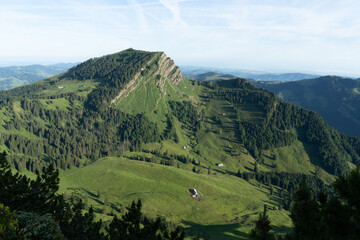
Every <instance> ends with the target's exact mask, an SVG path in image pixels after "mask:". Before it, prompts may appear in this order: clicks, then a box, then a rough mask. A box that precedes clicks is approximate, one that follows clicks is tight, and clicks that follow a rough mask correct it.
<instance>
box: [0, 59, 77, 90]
mask: <svg viewBox="0 0 360 240" xmlns="http://www.w3.org/2000/svg"><path fill="white" fill-rule="evenodd" d="M74 65H76V63H58V64H53V65H46V66H45V65H38V64H36V65H28V66H10V67H0V90H6V89H10V88H14V87H17V86H21V85H25V84H29V83H33V82H36V81H39V80H41V79H44V78H48V77H51V76H54V75H57V74H59V73H62V72H65V71H66V70H68V69H69V68H71V67H73V66H74Z"/></svg>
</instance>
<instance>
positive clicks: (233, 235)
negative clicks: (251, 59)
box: [0, 49, 360, 240]
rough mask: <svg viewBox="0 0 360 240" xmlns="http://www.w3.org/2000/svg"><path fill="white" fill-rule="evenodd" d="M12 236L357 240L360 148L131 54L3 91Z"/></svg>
mask: <svg viewBox="0 0 360 240" xmlns="http://www.w3.org/2000/svg"><path fill="white" fill-rule="evenodd" d="M0 133H1V135H0V150H1V152H3V153H2V155H1V156H0V238H2V239H111V240H112V239H248V238H251V239H357V238H358V237H359V236H360V225H359V222H360V206H359V193H360V191H359V188H358V186H359V184H360V171H359V167H357V166H359V163H360V139H359V138H357V137H352V136H348V135H346V134H344V133H341V132H339V131H337V130H335V129H334V128H333V127H330V126H329V125H328V124H327V123H326V122H325V121H324V120H323V119H322V117H320V116H319V115H318V114H317V113H315V112H313V111H310V110H306V109H304V108H301V107H299V106H296V105H293V104H291V103H287V102H284V101H283V100H281V99H279V98H278V97H277V96H276V95H275V93H272V92H269V91H267V90H264V89H260V88H256V87H255V86H254V85H253V84H251V83H249V82H248V81H247V80H246V79H243V78H231V79H225V80H218V81H196V80H188V79H186V78H185V77H183V75H182V73H181V71H180V68H178V67H177V66H176V65H175V63H174V61H173V60H171V59H170V58H169V57H168V56H167V55H166V54H165V53H164V52H148V51H141V50H134V49H126V50H124V51H121V52H118V53H114V54H111V55H105V56H102V57H97V58H92V59H89V60H87V61H85V62H82V63H80V64H78V65H76V66H74V67H72V68H70V69H69V70H68V71H66V72H64V73H61V74H59V75H56V76H53V77H49V78H46V79H43V80H40V81H37V82H34V83H31V84H28V85H24V86H20V87H16V88H13V89H10V90H6V91H0Z"/></svg>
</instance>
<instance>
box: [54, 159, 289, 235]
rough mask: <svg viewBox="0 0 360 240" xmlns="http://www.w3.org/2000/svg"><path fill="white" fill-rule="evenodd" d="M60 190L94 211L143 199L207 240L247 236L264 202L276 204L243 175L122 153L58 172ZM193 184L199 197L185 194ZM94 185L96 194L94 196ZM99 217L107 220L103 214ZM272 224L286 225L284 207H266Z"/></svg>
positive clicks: (149, 209)
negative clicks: (106, 204) (130, 157)
mask: <svg viewBox="0 0 360 240" xmlns="http://www.w3.org/2000/svg"><path fill="white" fill-rule="evenodd" d="M60 186H61V188H60V191H61V192H66V193H69V194H70V193H72V192H74V193H77V194H80V195H82V197H85V196H87V198H88V202H89V204H93V205H94V206H95V207H96V208H98V211H100V210H102V209H103V203H104V202H106V201H108V202H109V207H108V208H107V209H106V210H105V212H108V213H110V212H111V209H113V211H115V212H116V210H117V209H120V210H121V209H123V206H127V205H129V203H131V201H133V200H136V199H139V198H140V199H141V200H142V201H143V210H144V212H145V214H147V215H149V216H151V217H156V216H158V215H160V216H165V217H166V218H167V220H169V221H171V222H173V223H176V224H180V225H182V226H183V227H185V228H186V229H187V233H188V235H189V237H195V236H199V235H200V236H201V235H203V236H206V239H234V238H235V237H236V238H238V239H246V236H247V233H248V231H249V230H250V228H251V227H253V221H254V220H255V219H257V214H258V212H260V211H261V210H262V208H263V204H264V203H266V204H267V205H269V206H277V205H278V204H279V203H278V201H277V199H276V198H273V197H269V190H268V189H267V188H266V187H262V188H258V187H257V186H254V185H253V184H251V183H248V182H246V181H244V180H242V179H239V178H235V177H231V176H226V175H223V174H217V175H207V174H206V175H205V174H195V173H192V172H189V171H184V170H182V169H177V168H174V167H166V166H161V165H155V164H152V163H144V162H137V161H128V160H124V159H121V158H105V159H101V160H99V161H97V162H95V163H94V164H92V165H90V166H87V167H84V168H81V169H78V170H76V171H72V172H69V173H67V172H64V173H63V174H62V176H61V182H60ZM189 188H196V189H197V190H198V192H199V193H200V194H201V196H202V199H201V200H200V201H198V200H194V199H192V198H191V197H190V195H189V191H188V189H189ZM98 190H99V191H100V197H97V194H98ZM99 217H103V218H105V219H108V218H109V217H106V216H105V215H104V214H100V215H99ZM270 217H271V220H273V221H274V224H276V227H277V228H279V229H283V230H286V228H287V227H290V222H291V221H290V220H289V217H288V215H287V212H286V211H283V210H276V211H270Z"/></svg>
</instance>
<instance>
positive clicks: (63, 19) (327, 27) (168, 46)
mask: <svg viewBox="0 0 360 240" xmlns="http://www.w3.org/2000/svg"><path fill="white" fill-rule="evenodd" d="M359 12H360V2H359V1H355V0H312V1H310V0H290V1H289V0H257V1H253V0H232V1H230V0H229V1H221V2H220V1H215V0H210V1H205V0H199V1H196V0H194V1H192V0H156V1H151V0H150V1H145V0H142V1H141V0H128V1H122V0H121V1H111V0H105V1H97V0H93V1H85V0H81V1H79V0H72V1H71V0H57V1H45V0H34V1H31V2H30V1H26V0H12V1H10V0H3V1H1V2H0V31H1V33H2V38H1V44H0V65H2V66H4V65H14V64H30V63H41V64H49V63H58V62H78V61H84V60H86V59H88V58H92V57H98V56H102V55H105V54H110V53H114V52H118V51H121V50H123V49H126V48H130V47H132V48H135V49H142V50H149V51H164V52H166V53H167V54H168V56H170V57H171V58H173V59H174V60H175V62H176V64H177V65H195V66H208V67H219V68H235V69H251V70H258V71H270V72H271V71H272V72H276V71H282V72H295V71H296V72H313V73H323V74H337V75H348V76H360V72H359V64H358V61H359V60H358V59H359V57H360V48H359V47H358V46H359V45H360V18H359V17H358V13H359Z"/></svg>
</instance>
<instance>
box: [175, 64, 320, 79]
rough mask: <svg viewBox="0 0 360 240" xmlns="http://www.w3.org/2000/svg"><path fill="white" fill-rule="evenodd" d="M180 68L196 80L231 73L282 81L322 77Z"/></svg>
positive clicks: (226, 75) (221, 76) (300, 74)
mask: <svg viewBox="0 0 360 240" xmlns="http://www.w3.org/2000/svg"><path fill="white" fill-rule="evenodd" d="M180 68H181V71H182V73H183V74H184V76H185V77H188V78H190V79H195V78H197V79H196V80H199V81H206V80H209V81H211V80H213V79H225V78H227V77H228V76H230V75H232V76H235V77H241V78H247V79H254V80H257V81H282V82H286V81H296V80H302V79H311V78H317V77H320V75H315V74H307V73H268V72H261V71H251V70H237V69H221V68H202V67H192V66H183V67H180ZM204 74H205V75H204ZM223 75H225V76H223ZM199 77H200V78H203V77H205V78H204V79H198V78H199ZM217 77H220V78H217ZM224 77H225V78H224Z"/></svg>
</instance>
